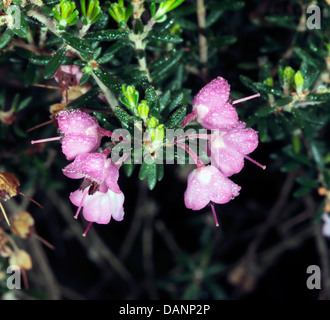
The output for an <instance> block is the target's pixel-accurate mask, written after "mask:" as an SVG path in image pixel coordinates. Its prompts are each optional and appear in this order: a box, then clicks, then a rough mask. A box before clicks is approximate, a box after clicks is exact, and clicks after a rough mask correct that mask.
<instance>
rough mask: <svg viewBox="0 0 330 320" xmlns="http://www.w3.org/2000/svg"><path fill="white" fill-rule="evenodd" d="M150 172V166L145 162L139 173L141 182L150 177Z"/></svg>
mask: <svg viewBox="0 0 330 320" xmlns="http://www.w3.org/2000/svg"><path fill="white" fill-rule="evenodd" d="M148 172H149V164H147V163H146V162H145V161H143V162H142V164H141V167H140V171H139V178H140V180H144V179H145V178H146V177H147V176H148Z"/></svg>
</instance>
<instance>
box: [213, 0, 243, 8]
mask: <svg viewBox="0 0 330 320" xmlns="http://www.w3.org/2000/svg"><path fill="white" fill-rule="evenodd" d="M244 5H245V3H244V1H216V2H211V3H209V4H207V5H206V7H207V8H208V9H210V10H240V9H242V8H243V7H244Z"/></svg>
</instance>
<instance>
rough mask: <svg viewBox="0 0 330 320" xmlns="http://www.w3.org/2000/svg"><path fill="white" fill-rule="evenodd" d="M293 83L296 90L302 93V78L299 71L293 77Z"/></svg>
mask: <svg viewBox="0 0 330 320" xmlns="http://www.w3.org/2000/svg"><path fill="white" fill-rule="evenodd" d="M294 83H295V85H296V90H297V91H302V90H303V87H304V83H305V81H304V78H303V76H302V74H301V71H300V70H299V71H297V72H296V74H295V75H294Z"/></svg>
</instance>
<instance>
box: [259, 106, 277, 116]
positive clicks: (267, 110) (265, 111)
mask: <svg viewBox="0 0 330 320" xmlns="http://www.w3.org/2000/svg"><path fill="white" fill-rule="evenodd" d="M275 111H276V108H272V107H264V108H260V109H259V110H257V111H256V112H255V116H256V117H267V116H268V115H270V114H272V113H274V112H275Z"/></svg>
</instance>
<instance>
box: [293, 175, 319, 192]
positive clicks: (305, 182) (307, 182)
mask: <svg viewBox="0 0 330 320" xmlns="http://www.w3.org/2000/svg"><path fill="white" fill-rule="evenodd" d="M296 181H297V182H298V183H299V184H300V185H302V186H303V187H306V188H310V189H316V188H318V187H319V183H318V182H317V181H315V180H313V179H310V178H305V177H297V178H296Z"/></svg>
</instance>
